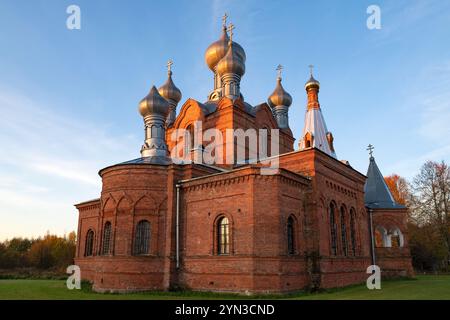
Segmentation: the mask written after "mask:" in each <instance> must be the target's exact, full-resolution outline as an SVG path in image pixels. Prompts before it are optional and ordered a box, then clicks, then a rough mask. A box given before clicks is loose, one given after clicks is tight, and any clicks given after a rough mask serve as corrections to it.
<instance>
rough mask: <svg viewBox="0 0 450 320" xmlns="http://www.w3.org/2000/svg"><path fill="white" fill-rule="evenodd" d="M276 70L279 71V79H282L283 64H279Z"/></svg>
mask: <svg viewBox="0 0 450 320" xmlns="http://www.w3.org/2000/svg"><path fill="white" fill-rule="evenodd" d="M276 70H277V71H278V79H280V80H281V71H282V70H283V66H282V65H281V64H279V65H278V66H277V69H276Z"/></svg>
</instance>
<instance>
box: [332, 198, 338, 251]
mask: <svg viewBox="0 0 450 320" xmlns="http://www.w3.org/2000/svg"><path fill="white" fill-rule="evenodd" d="M336 236H337V232H336V219H335V207H334V203H331V204H330V237H331V254H332V255H334V256H335V255H336V254H337V242H336Z"/></svg>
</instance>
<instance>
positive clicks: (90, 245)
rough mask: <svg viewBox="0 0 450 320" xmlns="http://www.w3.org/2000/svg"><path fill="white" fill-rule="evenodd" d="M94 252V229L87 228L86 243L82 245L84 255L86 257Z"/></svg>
mask: <svg viewBox="0 0 450 320" xmlns="http://www.w3.org/2000/svg"><path fill="white" fill-rule="evenodd" d="M93 254H94V231H92V230H91V229H89V230H88V232H87V234H86V244H85V247H84V255H85V256H86V257H89V256H92V255H93Z"/></svg>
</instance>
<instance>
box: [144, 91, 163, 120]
mask: <svg viewBox="0 0 450 320" xmlns="http://www.w3.org/2000/svg"><path fill="white" fill-rule="evenodd" d="M139 113H140V114H141V115H142V116H143V117H144V118H145V117H146V116H149V115H160V116H163V117H166V116H167V114H168V113H169V102H167V100H166V99H164V98H163V97H162V96H161V95H160V94H159V92H158V90H157V89H156V87H155V86H152V88H151V89H150V92H149V93H148V94H147V96H145V98H143V99H142V100H141V102H139Z"/></svg>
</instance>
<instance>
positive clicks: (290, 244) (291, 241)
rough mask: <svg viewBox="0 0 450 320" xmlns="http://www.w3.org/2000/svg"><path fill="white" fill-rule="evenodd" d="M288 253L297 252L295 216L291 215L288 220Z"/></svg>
mask: <svg viewBox="0 0 450 320" xmlns="http://www.w3.org/2000/svg"><path fill="white" fill-rule="evenodd" d="M287 237H288V238H287V240H288V243H287V245H288V254H295V235H294V218H292V217H289V219H288V222H287Z"/></svg>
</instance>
